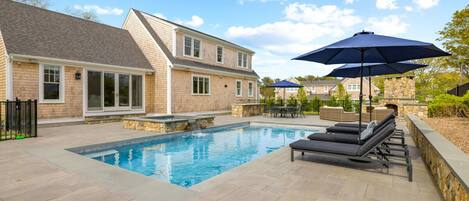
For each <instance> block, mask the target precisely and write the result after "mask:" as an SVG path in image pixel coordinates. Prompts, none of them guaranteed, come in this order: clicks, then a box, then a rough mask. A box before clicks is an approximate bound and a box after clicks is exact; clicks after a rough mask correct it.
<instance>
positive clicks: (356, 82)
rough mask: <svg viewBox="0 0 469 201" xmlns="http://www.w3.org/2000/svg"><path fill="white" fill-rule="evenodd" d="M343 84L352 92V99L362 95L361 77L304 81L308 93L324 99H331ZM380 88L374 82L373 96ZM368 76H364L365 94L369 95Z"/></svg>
mask: <svg viewBox="0 0 469 201" xmlns="http://www.w3.org/2000/svg"><path fill="white" fill-rule="evenodd" d="M339 84H342V86H344V89H345V91H346V92H347V93H348V94H350V96H351V99H352V100H358V99H359V95H360V78H344V79H341V80H311V81H305V82H303V85H304V86H305V89H306V92H307V95H308V96H309V97H310V98H312V97H315V96H316V97H319V98H320V99H322V100H328V99H330V96H331V95H332V94H334V93H335V92H337V90H338V88H337V86H338V85H339ZM379 92H380V90H379V88H378V87H376V86H375V85H374V84H372V92H371V94H372V95H373V96H376V95H377V94H379ZM368 94H369V91H368V78H363V95H364V96H365V97H368Z"/></svg>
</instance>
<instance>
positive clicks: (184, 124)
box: [123, 115, 215, 133]
mask: <svg viewBox="0 0 469 201" xmlns="http://www.w3.org/2000/svg"><path fill="white" fill-rule="evenodd" d="M214 118H215V117H214V116H180V115H162V116H145V117H132V118H126V119H123V126H124V128H128V129H135V130H144V131H153V132H159V133H169V132H175V131H189V130H197V129H204V128H207V127H210V126H213V119H214Z"/></svg>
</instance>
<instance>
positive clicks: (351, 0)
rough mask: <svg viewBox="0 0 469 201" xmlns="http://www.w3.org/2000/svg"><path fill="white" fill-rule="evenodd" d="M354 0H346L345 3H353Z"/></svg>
mask: <svg viewBox="0 0 469 201" xmlns="http://www.w3.org/2000/svg"><path fill="white" fill-rule="evenodd" d="M353 2H354V0H345V4H353Z"/></svg>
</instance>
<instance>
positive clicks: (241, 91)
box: [235, 80, 243, 97]
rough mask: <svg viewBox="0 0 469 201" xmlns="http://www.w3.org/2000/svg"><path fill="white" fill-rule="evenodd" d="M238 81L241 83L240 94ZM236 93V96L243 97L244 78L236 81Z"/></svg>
mask: <svg viewBox="0 0 469 201" xmlns="http://www.w3.org/2000/svg"><path fill="white" fill-rule="evenodd" d="M238 82H240V83H241V86H240V90H239V94H238ZM235 95H236V97H243V81H242V80H236V81H235Z"/></svg>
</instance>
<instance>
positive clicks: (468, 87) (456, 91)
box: [448, 82, 469, 96]
mask: <svg viewBox="0 0 469 201" xmlns="http://www.w3.org/2000/svg"><path fill="white" fill-rule="evenodd" d="M468 91H469V82H468V83H466V84H463V85H459V84H458V85H456V87H455V88H453V89H451V90H449V91H448V94H452V95H455V96H464V95H465V94H466V93H467V92H468Z"/></svg>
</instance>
